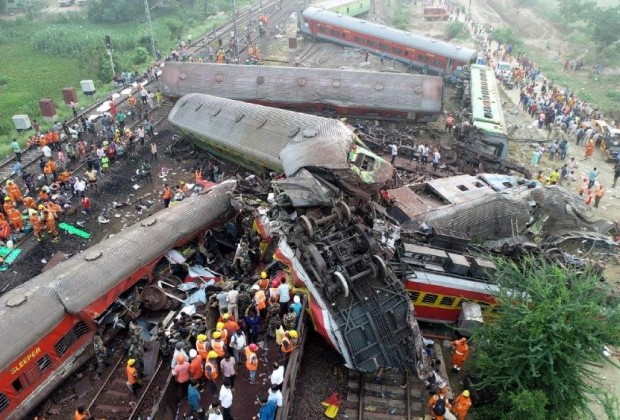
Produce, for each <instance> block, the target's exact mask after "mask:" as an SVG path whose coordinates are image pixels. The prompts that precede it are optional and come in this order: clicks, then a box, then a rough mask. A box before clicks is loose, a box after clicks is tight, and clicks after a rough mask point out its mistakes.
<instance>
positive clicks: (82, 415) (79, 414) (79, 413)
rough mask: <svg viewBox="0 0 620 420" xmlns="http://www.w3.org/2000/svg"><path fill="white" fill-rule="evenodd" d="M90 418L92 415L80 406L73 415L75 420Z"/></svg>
mask: <svg viewBox="0 0 620 420" xmlns="http://www.w3.org/2000/svg"><path fill="white" fill-rule="evenodd" d="M90 418H91V417H90V413H89V412H88V410H87V409H86V408H85V407H84V406H83V405H80V406H79V407H78V408H77V409H76V410H75V413H73V420H88V419H90Z"/></svg>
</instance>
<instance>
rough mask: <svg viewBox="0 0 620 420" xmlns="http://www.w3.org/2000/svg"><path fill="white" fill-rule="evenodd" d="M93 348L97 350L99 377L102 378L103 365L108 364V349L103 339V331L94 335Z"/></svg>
mask: <svg viewBox="0 0 620 420" xmlns="http://www.w3.org/2000/svg"><path fill="white" fill-rule="evenodd" d="M93 348H94V350H95V358H96V359H97V371H96V372H97V379H101V374H102V373H103V366H104V365H105V364H106V360H105V359H106V357H107V356H108V350H107V349H106V347H105V344H103V340H102V339H101V332H99V331H97V332H96V333H95V335H94V336H93Z"/></svg>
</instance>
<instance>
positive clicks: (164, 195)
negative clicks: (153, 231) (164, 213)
mask: <svg viewBox="0 0 620 420" xmlns="http://www.w3.org/2000/svg"><path fill="white" fill-rule="evenodd" d="M161 198H162V199H163V200H164V208H168V206H170V199H171V198H172V190H170V187H169V186H168V184H164V191H163V192H162V193H161Z"/></svg>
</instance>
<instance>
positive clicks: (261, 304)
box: [254, 290, 267, 311]
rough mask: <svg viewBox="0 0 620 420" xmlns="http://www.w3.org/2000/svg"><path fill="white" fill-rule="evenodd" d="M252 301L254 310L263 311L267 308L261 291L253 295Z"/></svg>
mask: <svg viewBox="0 0 620 420" xmlns="http://www.w3.org/2000/svg"><path fill="white" fill-rule="evenodd" d="M254 299H255V300H256V308H258V310H259V311H260V310H263V309H265V307H266V306H267V305H266V303H265V300H266V298H265V292H263V291H262V290H257V291H256V293H255V294H254Z"/></svg>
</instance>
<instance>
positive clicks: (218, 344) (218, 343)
mask: <svg viewBox="0 0 620 420" xmlns="http://www.w3.org/2000/svg"><path fill="white" fill-rule="evenodd" d="M211 348H212V349H213V351H214V352H216V353H217V355H218V357H222V356H224V354H225V353H226V352H225V351H224V341H222V339H221V338H220V339H218V340H216V339H215V338H214V339H213V340H211Z"/></svg>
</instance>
